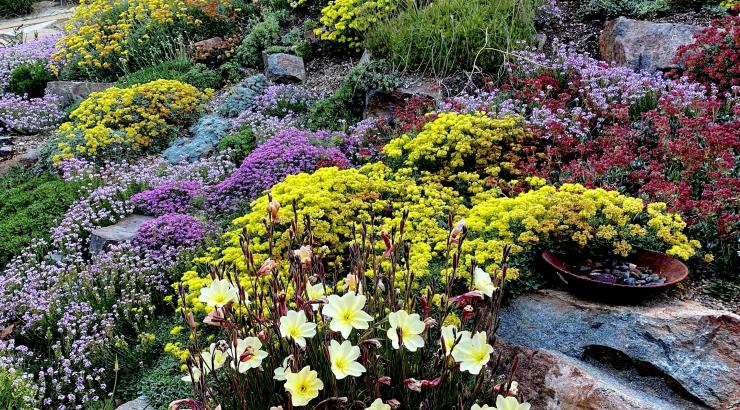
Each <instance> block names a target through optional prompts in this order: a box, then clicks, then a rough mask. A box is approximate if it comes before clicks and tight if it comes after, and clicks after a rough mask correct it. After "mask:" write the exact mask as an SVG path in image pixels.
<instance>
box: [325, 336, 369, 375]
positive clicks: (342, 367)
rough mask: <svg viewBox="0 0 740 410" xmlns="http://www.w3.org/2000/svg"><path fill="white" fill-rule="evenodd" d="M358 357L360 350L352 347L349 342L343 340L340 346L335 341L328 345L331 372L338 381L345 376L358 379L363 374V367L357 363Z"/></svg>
mask: <svg viewBox="0 0 740 410" xmlns="http://www.w3.org/2000/svg"><path fill="white" fill-rule="evenodd" d="M359 357H360V348H359V347H357V346H352V343H350V341H349V340H345V341H344V342H342V344H341V345H340V344H339V342H337V341H336V340H332V341H331V343H330V344H329V360H330V361H331V371H332V372H333V373H334V376H336V378H337V379H339V380H341V379H344V378H345V377H347V376H352V377H358V376H360V375H361V374H362V373H365V370H366V369H365V366H363V365H361V364H360V363H358V362H357V359H358V358H359Z"/></svg>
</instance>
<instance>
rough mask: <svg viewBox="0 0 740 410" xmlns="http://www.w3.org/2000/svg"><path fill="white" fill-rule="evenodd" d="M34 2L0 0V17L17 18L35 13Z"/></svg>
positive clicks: (31, 0)
mask: <svg viewBox="0 0 740 410" xmlns="http://www.w3.org/2000/svg"><path fill="white" fill-rule="evenodd" d="M33 3H35V1H34V0H0V17H15V16H22V15H24V14H28V13H30V12H31V11H33Z"/></svg>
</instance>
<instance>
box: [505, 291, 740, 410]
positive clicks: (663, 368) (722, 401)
mask: <svg viewBox="0 0 740 410" xmlns="http://www.w3.org/2000/svg"><path fill="white" fill-rule="evenodd" d="M501 318H502V322H501V326H500V327H499V329H498V332H497V335H498V336H499V337H500V338H501V339H502V340H503V341H504V342H506V343H508V344H512V345H519V346H525V347H528V348H531V349H541V350H548V351H552V352H558V353H562V354H565V355H567V356H569V357H573V358H578V359H584V360H585V359H586V358H589V360H591V359H600V358H603V357H605V356H612V357H617V358H618V359H617V361H622V362H625V361H629V362H632V363H636V364H638V365H640V366H644V367H646V368H650V369H653V370H655V371H656V372H657V373H661V374H663V375H665V376H666V378H667V379H670V380H672V381H673V382H675V384H678V385H679V386H680V389H682V390H683V391H685V393H686V395H688V396H690V397H691V398H692V400H694V401H696V402H699V403H703V404H704V405H706V406H708V407H710V408H717V409H724V408H733V407H734V406H738V405H740V316H738V315H736V314H733V313H731V312H727V311H719V310H712V309H709V308H706V307H704V306H702V305H700V304H698V303H696V302H684V301H673V300H672V301H664V302H655V303H645V304H642V305H626V306H625V305H607V304H603V303H599V302H595V301H586V300H581V299H578V298H577V297H576V296H574V295H572V294H570V293H567V292H563V291H555V290H545V291H539V292H535V293H532V294H529V295H524V296H521V297H519V298H517V299H515V300H513V301H512V302H511V304H510V305H508V306H506V307H504V308H502V312H501Z"/></svg>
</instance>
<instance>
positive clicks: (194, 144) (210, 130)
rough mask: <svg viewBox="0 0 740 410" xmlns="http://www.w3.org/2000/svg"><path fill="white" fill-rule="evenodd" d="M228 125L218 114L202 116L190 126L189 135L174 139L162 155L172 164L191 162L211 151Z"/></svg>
mask: <svg viewBox="0 0 740 410" xmlns="http://www.w3.org/2000/svg"><path fill="white" fill-rule="evenodd" d="M230 127H231V122H230V121H229V120H227V119H226V118H223V117H221V116H219V115H218V114H210V115H206V116H203V117H201V118H200V119H199V120H198V121H197V122H196V123H195V124H193V125H192V126H191V127H190V136H188V137H179V138H177V139H175V140H174V141H173V142H172V143H171V144H170V146H169V147H168V148H167V149H166V150H165V151H164V152H163V153H162V155H163V156H164V157H165V158H167V160H168V161H170V162H171V163H173V164H179V163H182V162H193V161H195V160H197V159H198V158H202V157H203V156H205V155H206V154H208V153H210V152H211V151H213V149H214V148H215V147H216V145H218V142H219V141H221V139H222V138H223V137H225V136H226V134H228V132H229V128H230Z"/></svg>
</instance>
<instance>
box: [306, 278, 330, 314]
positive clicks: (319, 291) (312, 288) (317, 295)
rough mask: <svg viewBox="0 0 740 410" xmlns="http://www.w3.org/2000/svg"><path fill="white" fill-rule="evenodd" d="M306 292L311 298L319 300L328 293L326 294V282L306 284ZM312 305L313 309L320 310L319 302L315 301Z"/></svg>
mask: <svg viewBox="0 0 740 410" xmlns="http://www.w3.org/2000/svg"><path fill="white" fill-rule="evenodd" d="M306 293H307V294H308V299H309V300H318V299H321V298H323V297H324V296H326V294H324V284H322V283H321V282H319V283H317V284H315V285H308V286H306ZM311 306H312V307H313V310H319V306H320V305H319V304H318V303H314V304H313V305H311Z"/></svg>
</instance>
